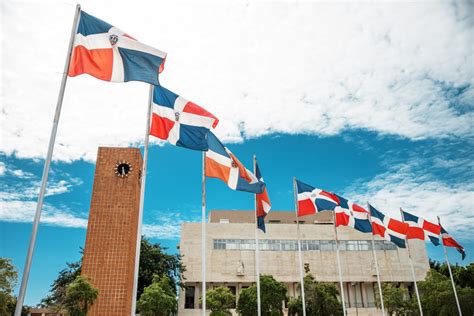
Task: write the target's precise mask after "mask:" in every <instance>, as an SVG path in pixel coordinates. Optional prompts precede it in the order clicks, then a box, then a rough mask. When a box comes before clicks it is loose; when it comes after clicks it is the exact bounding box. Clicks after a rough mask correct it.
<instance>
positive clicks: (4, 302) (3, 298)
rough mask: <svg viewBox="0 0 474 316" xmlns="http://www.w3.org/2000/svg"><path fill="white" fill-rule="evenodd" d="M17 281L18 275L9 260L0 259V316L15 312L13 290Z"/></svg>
mask: <svg viewBox="0 0 474 316" xmlns="http://www.w3.org/2000/svg"><path fill="white" fill-rule="evenodd" d="M17 280H18V273H17V272H16V270H15V267H14V266H13V264H12V263H11V260H10V259H4V258H0V316H4V315H11V314H12V312H13V311H14V310H15V305H16V299H15V297H14V296H13V288H14V287H15V285H16V282H17Z"/></svg>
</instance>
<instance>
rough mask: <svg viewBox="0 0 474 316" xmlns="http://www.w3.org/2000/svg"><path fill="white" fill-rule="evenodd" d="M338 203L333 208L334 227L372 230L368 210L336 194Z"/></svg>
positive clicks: (362, 230) (361, 230) (364, 230)
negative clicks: (334, 213) (334, 216)
mask: <svg viewBox="0 0 474 316" xmlns="http://www.w3.org/2000/svg"><path fill="white" fill-rule="evenodd" d="M336 196H337V198H338V200H339V205H338V206H337V207H336V208H335V210H334V211H335V212H336V227H338V226H349V227H352V228H354V229H356V230H358V231H360V232H362V233H370V232H372V225H371V224H370V220H369V212H368V211H367V210H366V209H364V208H363V207H361V206H359V205H357V204H355V203H353V202H351V201H348V200H346V199H345V198H343V197H342V196H339V195H337V194H336Z"/></svg>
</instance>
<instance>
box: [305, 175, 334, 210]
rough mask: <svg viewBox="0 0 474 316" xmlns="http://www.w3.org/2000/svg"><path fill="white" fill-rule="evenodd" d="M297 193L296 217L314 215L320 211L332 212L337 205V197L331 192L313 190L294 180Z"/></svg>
mask: <svg viewBox="0 0 474 316" xmlns="http://www.w3.org/2000/svg"><path fill="white" fill-rule="evenodd" d="M296 190H297V193H298V216H305V215H311V214H316V213H318V212H321V211H334V209H335V208H336V206H337V205H338V204H339V200H338V198H337V196H336V195H335V194H333V193H331V192H328V191H324V190H321V189H316V188H313V187H312V186H310V185H308V184H306V183H303V182H301V181H298V180H296Z"/></svg>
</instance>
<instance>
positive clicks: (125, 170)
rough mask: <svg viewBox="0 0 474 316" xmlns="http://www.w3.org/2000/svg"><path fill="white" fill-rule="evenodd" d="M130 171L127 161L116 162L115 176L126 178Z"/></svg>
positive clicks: (130, 166) (130, 167)
mask: <svg viewBox="0 0 474 316" xmlns="http://www.w3.org/2000/svg"><path fill="white" fill-rule="evenodd" d="M132 170H133V168H132V165H131V164H130V163H129V162H128V161H118V162H117V163H116V164H115V167H114V171H115V174H116V175H117V177H120V178H125V177H128V175H129V174H130V172H132Z"/></svg>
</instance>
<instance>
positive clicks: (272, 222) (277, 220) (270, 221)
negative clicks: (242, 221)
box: [268, 219, 281, 224]
mask: <svg viewBox="0 0 474 316" xmlns="http://www.w3.org/2000/svg"><path fill="white" fill-rule="evenodd" d="M280 222H281V221H280V220H279V219H271V220H269V221H268V223H270V224H278V223H280Z"/></svg>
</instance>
